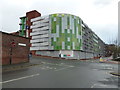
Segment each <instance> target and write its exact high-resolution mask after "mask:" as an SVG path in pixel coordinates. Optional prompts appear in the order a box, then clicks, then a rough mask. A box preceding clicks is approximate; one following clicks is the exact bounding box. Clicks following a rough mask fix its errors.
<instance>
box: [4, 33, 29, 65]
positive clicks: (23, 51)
mask: <svg viewBox="0 0 120 90" xmlns="http://www.w3.org/2000/svg"><path fill="white" fill-rule="evenodd" d="M13 40H14V42H15V46H13V47H12V46H11V42H12V41H13ZM19 43H22V44H26V46H21V45H19ZM29 45H30V44H29V39H28V38H24V37H20V36H15V35H11V34H7V33H2V65H7V64H10V59H11V64H17V63H22V62H28V61H29V58H28V55H29ZM11 49H12V51H11Z"/></svg>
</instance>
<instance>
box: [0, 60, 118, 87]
mask: <svg viewBox="0 0 120 90" xmlns="http://www.w3.org/2000/svg"><path fill="white" fill-rule="evenodd" d="M31 60H34V61H35V62H38V63H41V62H42V63H43V64H40V65H37V66H32V67H29V68H24V69H21V70H16V71H10V72H4V73H3V81H2V82H0V84H2V85H3V88H118V77H117V76H113V75H111V74H110V72H113V71H117V70H118V65H117V64H109V63H99V61H97V60H88V61H78V60H56V59H45V58H32V59H31Z"/></svg>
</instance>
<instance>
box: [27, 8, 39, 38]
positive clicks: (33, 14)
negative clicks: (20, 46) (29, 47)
mask: <svg viewBox="0 0 120 90" xmlns="http://www.w3.org/2000/svg"><path fill="white" fill-rule="evenodd" d="M38 16H41V14H40V13H39V12H38V11H36V10H33V11H29V12H27V13H26V17H27V20H26V25H28V26H29V32H28V37H30V32H32V29H30V26H31V25H32V22H31V19H32V18H35V17H38ZM30 38H31V37H30Z"/></svg>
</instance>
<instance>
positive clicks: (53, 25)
mask: <svg viewBox="0 0 120 90" xmlns="http://www.w3.org/2000/svg"><path fill="white" fill-rule="evenodd" d="M31 22H32V26H31V27H30V29H32V32H31V33H30V36H31V37H32V39H31V41H30V43H31V47H30V50H31V51H36V54H37V55H45V56H52V57H59V56H61V57H64V58H71V59H84V58H93V57H98V56H100V55H104V51H105V43H104V42H103V41H102V40H101V39H100V38H99V37H98V36H97V35H96V34H95V33H94V32H93V31H92V30H91V29H90V28H89V27H88V26H87V25H86V24H85V23H84V22H83V20H82V19H81V18H80V17H78V16H75V15H71V14H63V13H59V14H51V15H48V16H42V17H36V18H33V19H31Z"/></svg>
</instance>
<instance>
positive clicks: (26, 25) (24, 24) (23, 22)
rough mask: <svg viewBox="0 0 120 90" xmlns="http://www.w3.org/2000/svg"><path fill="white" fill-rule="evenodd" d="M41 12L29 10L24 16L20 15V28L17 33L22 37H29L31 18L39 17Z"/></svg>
mask: <svg viewBox="0 0 120 90" xmlns="http://www.w3.org/2000/svg"><path fill="white" fill-rule="evenodd" d="M39 16H41V14H40V13H39V12H38V11H36V10H33V11H29V12H27V13H26V16H23V17H20V23H19V25H20V30H19V35H20V36H23V37H30V32H31V31H32V30H31V29H30V26H31V25H32V23H31V21H30V20H31V19H32V18H35V17H39Z"/></svg>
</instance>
